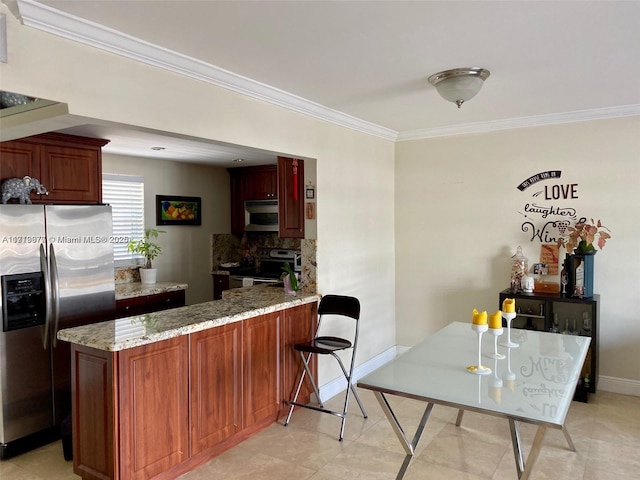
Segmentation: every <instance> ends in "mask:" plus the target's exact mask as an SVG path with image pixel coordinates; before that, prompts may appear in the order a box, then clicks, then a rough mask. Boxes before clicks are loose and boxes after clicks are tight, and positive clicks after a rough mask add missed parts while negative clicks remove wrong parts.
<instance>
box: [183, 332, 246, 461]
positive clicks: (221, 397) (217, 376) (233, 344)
mask: <svg viewBox="0 0 640 480" xmlns="http://www.w3.org/2000/svg"><path fill="white" fill-rule="evenodd" d="M189 337H190V340H189V344H190V348H191V387H190V393H191V454H192V455H195V454H197V453H200V452H202V451H204V450H206V449H208V448H211V447H214V446H216V445H217V444H219V443H220V442H222V441H223V440H226V439H227V438H229V437H231V436H233V435H235V434H236V433H238V432H239V431H240V430H241V428H242V382H241V381H240V379H241V372H242V323H241V322H236V323H231V324H229V325H223V326H221V327H217V328H211V329H209V330H203V331H202V332H197V333H193V334H191V335H190V336H189Z"/></svg>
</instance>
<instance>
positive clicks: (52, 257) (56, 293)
mask: <svg viewBox="0 0 640 480" xmlns="http://www.w3.org/2000/svg"><path fill="white" fill-rule="evenodd" d="M49 268H50V269H51V293H52V295H51V307H52V308H51V314H52V316H53V332H52V337H53V338H52V343H53V348H56V346H57V344H58V337H57V335H58V321H59V320H60V312H59V308H58V307H59V305H60V285H59V283H58V263H57V262H56V252H55V251H54V249H53V244H51V245H49Z"/></svg>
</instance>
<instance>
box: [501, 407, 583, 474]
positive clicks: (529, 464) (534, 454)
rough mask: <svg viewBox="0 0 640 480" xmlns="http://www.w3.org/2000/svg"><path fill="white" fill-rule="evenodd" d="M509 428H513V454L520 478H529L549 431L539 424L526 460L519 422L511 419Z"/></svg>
mask: <svg viewBox="0 0 640 480" xmlns="http://www.w3.org/2000/svg"><path fill="white" fill-rule="evenodd" d="M509 428H510V429H511V443H512V444H513V455H514V456H515V460H516V470H517V471H518V478H519V479H520V480H527V479H528V478H529V475H531V471H532V470H533V466H534V465H535V463H536V460H537V458H538V455H539V454H540V449H541V448H542V440H543V439H544V434H545V432H546V431H547V427H545V426H543V425H540V426H538V430H537V431H536V436H535V438H534V439H533V444H532V445H531V450H530V451H529V456H528V458H527V460H526V462H525V460H524V457H523V455H522V444H521V442H520V428H519V423H518V422H517V421H515V420H511V419H509ZM571 443H573V442H571Z"/></svg>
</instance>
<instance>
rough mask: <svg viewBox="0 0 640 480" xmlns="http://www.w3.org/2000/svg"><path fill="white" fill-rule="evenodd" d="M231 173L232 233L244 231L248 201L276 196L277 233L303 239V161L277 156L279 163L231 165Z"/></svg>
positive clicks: (240, 233) (274, 197)
mask: <svg viewBox="0 0 640 480" xmlns="http://www.w3.org/2000/svg"><path fill="white" fill-rule="evenodd" d="M294 164H295V165H296V167H295V169H294ZM228 172H229V178H230V193H231V233H235V234H237V235H242V234H243V233H244V224H245V213H244V202H245V201H247V200H275V199H277V200H278V217H279V224H280V225H279V232H278V236H279V237H281V238H304V196H303V194H304V192H303V188H304V161H303V160H297V159H293V158H286V157H278V164H277V165H263V166H258V167H242V168H230V169H228ZM294 172H295V174H294ZM294 192H296V193H294Z"/></svg>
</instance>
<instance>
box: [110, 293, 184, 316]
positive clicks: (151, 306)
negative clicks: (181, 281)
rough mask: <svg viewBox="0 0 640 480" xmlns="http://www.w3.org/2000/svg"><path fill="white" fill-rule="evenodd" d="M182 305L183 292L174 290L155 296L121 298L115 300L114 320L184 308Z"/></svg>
mask: <svg viewBox="0 0 640 480" xmlns="http://www.w3.org/2000/svg"><path fill="white" fill-rule="evenodd" d="M184 305H185V291H184V290H174V291H170V292H163V293H157V294H155V295H141V296H139V297H131V298H123V299H121V300H116V316H115V318H122V317H131V316H133V315H144V314H145V313H151V312H159V311H161V310H168V309H170V308H176V307H184Z"/></svg>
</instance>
